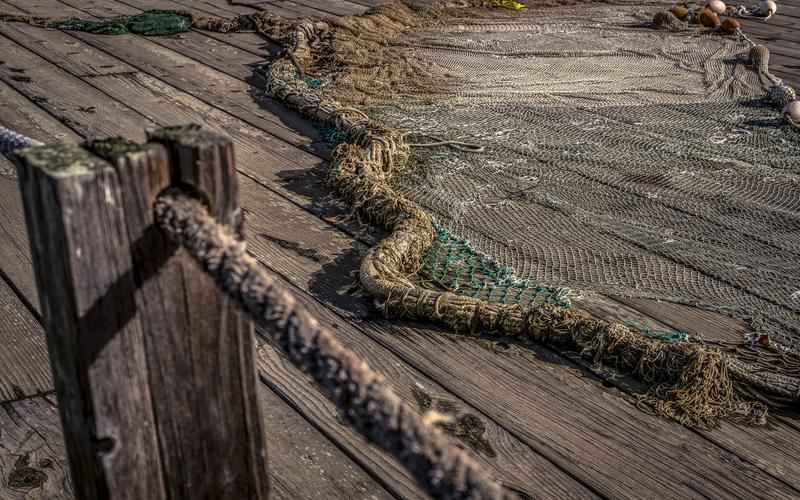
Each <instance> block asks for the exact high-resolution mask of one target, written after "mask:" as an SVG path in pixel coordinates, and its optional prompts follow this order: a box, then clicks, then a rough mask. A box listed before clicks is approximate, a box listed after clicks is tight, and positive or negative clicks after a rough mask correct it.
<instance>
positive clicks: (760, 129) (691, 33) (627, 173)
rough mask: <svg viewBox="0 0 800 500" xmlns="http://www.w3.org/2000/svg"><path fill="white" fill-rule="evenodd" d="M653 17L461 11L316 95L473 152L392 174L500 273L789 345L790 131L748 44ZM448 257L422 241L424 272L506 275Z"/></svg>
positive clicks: (418, 136) (794, 139)
mask: <svg viewBox="0 0 800 500" xmlns="http://www.w3.org/2000/svg"><path fill="white" fill-rule="evenodd" d="M652 12H653V9H652V8H650V9H649V10H644V11H641V12H640V11H638V9H637V8H636V7H634V6H608V5H581V6H574V7H561V8H559V9H557V10H555V9H548V10H541V9H540V10H532V9H529V10H528V11H523V12H522V13H520V12H513V13H509V12H507V11H492V12H484V13H483V14H482V15H476V14H475V12H474V11H472V12H469V13H467V14H463V15H461V16H453V17H450V18H448V19H447V22H445V23H431V24H427V25H424V26H419V27H417V28H416V29H411V30H407V31H404V32H403V33H402V35H400V36H398V37H397V38H396V39H394V40H392V41H391V42H392V44H395V47H396V48H395V49H393V50H390V51H383V52H382V53H383V56H384V57H385V60H384V61H383V63H384V64H382V65H381V64H378V65H373V64H365V65H359V64H349V65H348V66H347V67H346V69H345V70H341V69H340V70H339V71H337V72H336V73H335V74H327V75H325V78H326V79H328V80H330V81H332V82H333V84H330V85H327V86H326V87H325V92H326V93H327V94H328V95H329V96H331V97H333V98H335V99H337V100H338V101H340V102H342V103H343V104H345V105H357V106H358V107H359V109H361V110H363V111H364V112H365V113H366V114H367V115H368V116H370V118H373V119H374V120H376V121H378V122H379V123H382V124H385V125H387V126H388V127H389V128H394V129H399V130H406V131H410V132H413V136H412V138H413V139H414V142H417V143H424V142H425V141H427V142H447V141H458V142H459V143H467V144H474V145H478V146H480V147H482V148H484V150H483V151H481V152H473V151H471V150H468V149H465V148H458V147H453V146H452V145H448V144H444V145H440V146H433V147H414V148H412V153H411V164H412V166H411V167H410V168H407V169H406V170H405V172H404V174H403V175H400V176H396V177H394V178H393V180H392V183H393V187H394V188H395V189H396V190H397V191H399V192H400V193H401V194H402V195H404V196H405V197H407V198H408V199H411V200H413V201H415V202H416V203H418V204H419V205H420V206H422V207H423V208H425V209H426V210H428V211H429V212H430V213H432V214H433V216H434V219H435V221H436V223H437V224H438V225H439V226H440V228H441V229H442V230H444V231H447V233H448V234H449V235H452V237H455V238H456V239H458V240H463V241H468V242H469V243H470V246H471V249H473V250H474V251H475V252H476V253H478V254H483V255H485V256H488V257H489V258H490V259H491V260H492V261H493V262H496V265H497V266H498V268H503V269H513V274H514V276H515V279H514V280H512V281H513V283H520V282H526V283H537V284H544V285H547V286H548V287H549V290H555V289H564V288H576V289H586V290H593V291H599V292H605V293H614V294H620V295H625V296H635V297H646V298H657V299H662V300H668V301H674V302H679V303H684V304H691V305H695V306H699V307H703V308H707V309H711V310H714V311H719V312H724V313H726V314H729V315H731V316H734V317H736V318H740V319H745V320H747V321H749V322H750V323H751V324H752V326H753V328H754V330H756V331H758V332H763V333H768V334H769V335H770V337H771V338H772V339H773V340H775V341H777V342H780V344H781V345H783V346H784V347H786V348H790V349H792V350H795V351H796V350H798V349H800V346H799V345H798V338H800V337H798V328H800V315H799V314H798V313H800V297H798V296H800V292H799V291H800V268H799V267H798V266H797V262H798V250H797V248H798V245H797V243H798V235H799V234H800V232H798V229H800V215H799V214H800V212H798V208H800V207H799V206H800V196H798V195H799V194H800V186H799V185H798V179H800V177H798V173H799V172H798V170H800V134H798V133H797V131H796V130H795V129H794V128H793V127H792V126H791V125H789V124H787V123H786V122H785V121H784V120H783V119H782V118H781V116H780V115H779V114H777V113H776V112H775V109H774V108H773V106H772V105H771V103H770V102H769V101H768V100H767V99H765V96H766V94H767V92H768V91H769V89H770V87H771V86H772V85H773V83H774V82H773V81H771V80H770V79H769V78H766V77H765V76H764V74H762V73H761V72H759V71H756V70H754V67H753V65H751V63H750V58H749V49H750V46H749V44H747V43H746V42H745V41H743V40H740V39H739V38H737V37H723V36H720V35H719V34H717V33H713V32H708V31H700V30H697V29H692V30H685V31H680V32H672V31H670V32H665V31H657V30H654V29H653V28H652V27H651V26H649V25H648V21H649V20H650V19H652ZM360 36H364V35H363V33H362V34H361V35H360ZM346 41H347V40H346V39H345V40H344V41H343V42H346ZM342 45H343V46H344V45H345V44H344V43H343V44H342ZM397 47H399V48H397ZM343 48H346V46H344V47H343ZM338 52H342V50H341V49H340V50H339V51H338ZM373 57H375V56H374V55H373ZM391 58H396V60H397V62H398V65H399V66H400V69H397V68H393V67H390V66H388V63H390V62H391V61H390V59H391ZM404 58H405V59H406V60H408V61H412V62H410V63H408V62H405V61H403V59H404ZM404 64H407V65H408V68H407V69H406V70H404V68H403V67H402V66H403V65H404ZM420 68H421V69H422V71H419V69H420ZM411 70H414V72H415V73H416V74H417V75H418V77H417V78H408V76H409V75H408V73H410V72H411ZM398 97H399V98H398ZM451 259H452V252H450V251H445V252H442V251H440V250H437V248H434V249H433V250H432V251H431V252H430V253H429V254H428V255H427V257H426V260H425V267H424V268H423V271H426V272H428V274H431V273H433V274H435V273H436V272H437V271H439V270H442V269H446V270H448V271H447V273H448V276H447V277H446V278H444V277H439V278H438V281H439V282H444V283H446V284H447V288H449V289H453V290H464V291H466V293H474V290H475V289H476V288H480V289H481V290H483V291H484V293H487V294H488V292H485V291H486V290H492V293H496V290H497V289H498V288H499V289H502V288H504V287H506V288H508V287H511V288H513V287H514V286H515V285H514V284H510V283H511V282H504V281H503V280H502V279H499V280H497V281H496V282H495V283H491V284H486V283H485V282H484V283H483V284H482V285H480V286H476V284H475V280H474V278H473V273H472V272H469V271H467V272H462V271H461V268H460V267H458V266H456V268H455V272H453V273H449V269H450V268H451V267H452V266H451V262H452V260H451ZM489 279H490V280H491V278H489ZM536 286H537V287H540V285H536ZM501 294H502V296H503V297H504V298H505V299H506V300H519V301H522V302H525V301H529V300H531V299H532V297H535V296H536V294H532V295H531V294H522V295H519V294H514V293H513V291H501ZM489 295H491V294H489Z"/></svg>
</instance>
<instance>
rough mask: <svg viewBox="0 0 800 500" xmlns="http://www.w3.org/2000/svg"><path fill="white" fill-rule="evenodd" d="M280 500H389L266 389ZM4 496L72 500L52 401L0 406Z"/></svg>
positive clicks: (0, 494)
mask: <svg viewBox="0 0 800 500" xmlns="http://www.w3.org/2000/svg"><path fill="white" fill-rule="evenodd" d="M258 396H259V400H260V402H261V407H262V408H264V410H265V411H264V412H263V418H264V425H265V426H266V427H267V428H268V429H270V437H271V439H270V449H271V453H272V458H271V460H270V471H271V473H272V478H271V479H272V485H273V488H272V491H271V495H270V498H273V499H277V500H298V499H303V500H305V499H308V500H328V499H337V500H351V499H352V500H389V499H390V498H392V497H391V496H389V495H388V494H387V493H386V492H385V491H384V490H383V489H382V488H381V487H380V486H378V485H377V484H376V483H375V482H373V481H372V480H370V479H369V478H368V477H367V476H365V475H364V472H363V471H362V470H361V469H360V468H359V467H358V466H356V465H355V464H354V463H353V462H351V461H350V460H348V459H347V458H346V457H345V456H344V455H343V454H342V453H341V452H340V451H339V450H338V449H337V448H336V447H335V446H334V445H333V444H332V443H330V442H329V441H328V440H326V439H324V438H323V437H322V436H320V434H319V433H318V432H317V431H315V430H314V429H313V428H312V427H311V426H309V425H308V423H307V422H306V421H305V420H303V418H301V417H300V416H299V415H298V414H297V413H296V412H295V411H294V410H292V409H291V408H290V407H289V406H287V405H286V404H285V403H284V402H283V401H282V400H281V399H280V398H279V397H278V396H277V395H276V394H274V393H273V392H272V391H270V390H269V389H267V388H266V387H263V386H262V387H261V388H260V390H259V391H258ZM0 498H2V499H3V500H72V499H73V498H74V494H73V491H72V481H71V479H70V476H69V465H68V463H67V457H66V450H65V448H64V436H63V433H62V430H61V422H60V418H59V414H58V408H57V406H56V402H55V399H54V398H51V396H46V397H35V398H29V399H25V400H21V401H15V402H13V403H4V404H0Z"/></svg>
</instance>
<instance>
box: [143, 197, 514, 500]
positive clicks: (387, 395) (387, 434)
mask: <svg viewBox="0 0 800 500" xmlns="http://www.w3.org/2000/svg"><path fill="white" fill-rule="evenodd" d="M155 213H156V218H157V221H158V223H159V225H160V226H161V228H162V229H163V230H164V231H165V232H166V233H167V235H168V236H169V238H170V239H172V240H173V241H175V242H176V243H178V244H180V245H181V246H183V247H184V248H185V249H186V250H187V251H188V252H189V253H190V254H191V255H192V257H194V258H195V259H196V260H197V261H198V262H199V263H200V265H201V267H202V268H203V270H205V271H206V272H207V273H208V274H209V275H211V276H212V277H213V278H214V280H215V281H216V282H217V284H218V286H220V287H221V288H222V290H224V291H225V292H226V293H227V294H228V295H229V296H230V297H231V298H233V299H234V300H235V301H236V302H237V303H238V304H239V305H240V306H241V307H242V309H243V310H245V311H247V312H248V313H249V314H250V315H251V316H252V317H253V319H254V320H255V321H256V322H257V323H258V324H259V325H261V326H262V327H263V328H264V330H265V331H266V333H267V334H268V335H269V337H270V338H271V339H272V340H273V341H274V342H275V344H276V345H277V346H278V347H279V348H280V349H281V350H282V351H283V353H284V354H286V355H287V356H288V357H289V359H290V360H291V361H292V363H293V364H294V365H295V366H297V367H298V368H300V369H301V370H303V371H304V372H305V373H307V374H309V375H311V376H312V378H313V379H314V380H315V381H316V382H317V383H318V384H319V386H320V387H321V388H322V390H323V391H324V393H325V394H326V395H327V396H328V398H329V399H330V400H331V401H333V402H334V403H335V404H336V406H337V407H338V408H339V409H340V410H341V411H342V413H343V415H344V416H345V418H346V419H347V421H348V422H349V423H350V424H351V425H352V426H353V427H354V428H355V429H357V430H358V431H359V432H360V433H361V434H362V435H363V436H364V437H365V438H367V440H369V441H371V442H373V443H377V444H378V445H380V446H381V447H382V448H383V449H385V450H386V451H388V452H389V453H391V454H392V455H393V456H394V457H395V458H397V459H398V460H399V461H400V462H401V463H402V464H403V466H405V468H406V469H407V470H408V471H409V472H410V473H411V475H412V476H413V477H414V479H415V480H416V481H417V483H418V484H419V485H420V486H421V487H422V488H424V489H425V490H427V491H428V492H429V493H430V494H431V495H432V496H433V497H434V498H440V499H447V500H457V499H458V500H467V499H470V500H480V499H487V500H489V499H492V500H494V499H504V498H510V497H508V494H507V493H505V492H503V491H502V490H501V488H500V485H499V484H498V483H496V482H494V481H493V480H492V479H490V478H489V476H488V475H487V474H486V472H484V470H483V469H482V467H481V466H480V465H479V464H478V463H477V462H475V461H474V460H473V459H472V458H471V457H470V456H469V455H468V454H467V453H466V452H465V451H463V450H461V449H460V448H457V447H455V446H453V445H452V444H450V443H449V442H448V440H447V438H446V437H445V436H444V435H443V434H442V433H441V432H440V431H439V430H438V429H436V428H435V427H433V426H432V425H430V424H429V423H427V421H426V419H425V418H424V417H421V416H419V415H418V414H417V413H415V412H414V411H413V410H412V409H411V408H410V407H409V406H407V405H406V404H405V403H403V402H402V401H401V399H400V398H399V397H398V396H397V395H396V394H395V393H394V392H393V391H392V390H391V389H390V388H389V386H388V385H387V384H386V382H385V380H384V379H383V377H382V376H381V375H379V374H378V373H376V372H374V371H372V370H371V369H370V368H369V366H367V364H366V363H365V362H364V361H362V360H361V359H359V358H358V356H356V355H355V354H354V353H353V352H351V351H349V350H347V349H345V348H344V347H343V346H342V345H341V344H339V342H338V341H337V340H336V339H335V337H334V336H333V335H332V334H331V333H330V332H328V331H327V330H326V329H324V328H323V327H321V326H320V325H319V323H318V322H317V320H316V319H314V317H313V316H311V315H310V314H309V313H308V312H307V311H305V310H304V309H303V308H302V307H301V306H299V305H298V304H297V302H296V300H295V299H294V297H293V296H292V294H291V293H289V292H288V291H286V290H285V289H283V288H281V287H280V285H278V284H277V283H276V282H275V280H274V279H273V278H272V277H270V276H269V275H268V274H266V272H264V270H263V269H261V268H260V267H259V264H258V262H257V261H256V260H255V259H254V258H253V257H251V256H250V255H248V254H247V252H246V248H245V243H244V242H243V241H240V240H238V239H237V238H236V236H235V235H234V234H233V233H232V232H231V231H230V230H229V229H228V228H226V227H223V226H221V225H219V224H218V223H217V222H216V221H215V220H214V219H213V218H212V217H211V216H210V215H209V214H208V212H207V211H206V210H205V209H204V207H203V205H202V204H201V203H200V202H199V201H197V200H194V199H192V198H190V197H188V196H186V195H184V194H181V193H180V192H171V193H168V194H165V195H163V196H161V197H160V198H159V199H158V201H157V202H156V206H155Z"/></svg>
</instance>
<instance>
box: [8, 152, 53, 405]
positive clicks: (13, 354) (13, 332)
mask: <svg viewBox="0 0 800 500" xmlns="http://www.w3.org/2000/svg"><path fill="white" fill-rule="evenodd" d="M7 169H11V170H12V171H14V170H15V169H14V166H13V165H12V164H11V162H9V161H8V160H7V159H5V158H3V157H2V156H0V171H7ZM9 184H11V185H12V186H13V190H10V191H12V194H13V195H14V196H15V197H16V199H17V200H19V190H18V188H17V186H16V181H15V180H9V179H8V178H6V177H5V176H0V210H3V209H5V208H7V204H8V201H7V200H6V199H3V194H4V193H3V191H4V188H7V187H8V185H9ZM12 199H13V198H12ZM14 212H15V214H17V215H22V214H21V213H20V212H19V211H14ZM9 226H10V227H9ZM20 226H22V227H23V228H24V222H23V221H21V220H11V221H8V220H2V221H0V235H3V236H6V237H5V238H4V239H3V240H2V244H0V258H2V257H7V258H8V259H9V263H10V264H11V265H12V266H14V264H15V263H18V262H20V261H21V260H22V257H23V256H24V255H26V254H27V251H24V250H22V249H20V248H18V247H17V246H16V242H18V241H20V240H22V241H25V240H26V239H27V237H26V236H25V235H24V234H19V232H18V230H19V228H20ZM9 231H10V232H16V234H12V235H8V234H7V232H9ZM4 233H6V234H4ZM6 252H9V253H12V254H13V255H6ZM17 271H20V270H19V269H17ZM24 271H26V272H28V273H30V274H31V278H32V273H31V269H30V268H27V269H24ZM15 274H17V275H22V273H21V272H17V273H15ZM0 344H2V347H0V367H2V368H1V369H0V401H10V400H15V399H20V398H24V397H27V396H31V395H34V394H40V393H44V392H47V391H50V390H52V388H53V381H52V375H51V372H50V366H49V364H48V362H47V343H46V340H45V335H44V330H43V329H42V327H41V325H40V324H39V323H38V322H37V321H36V319H35V318H34V317H33V315H32V314H31V312H30V311H29V310H28V308H27V307H26V306H25V304H24V303H23V302H22V301H21V300H20V299H19V297H17V295H16V294H15V293H14V290H13V289H12V288H11V287H9V285H8V283H6V281H5V278H3V279H0Z"/></svg>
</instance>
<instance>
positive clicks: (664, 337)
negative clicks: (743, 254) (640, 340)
mask: <svg viewBox="0 0 800 500" xmlns="http://www.w3.org/2000/svg"><path fill="white" fill-rule="evenodd" d="M625 324H626V325H627V326H629V327H631V328H633V329H634V330H636V331H638V332H639V333H641V334H642V335H644V336H646V337H650V338H651V339H657V340H660V341H662V342H667V343H668V344H677V343H680V342H688V341H689V334H688V333H686V332H682V331H679V330H656V329H653V328H650V327H649V326H647V325H644V324H642V323H639V322H637V321H626V322H625Z"/></svg>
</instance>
